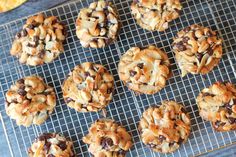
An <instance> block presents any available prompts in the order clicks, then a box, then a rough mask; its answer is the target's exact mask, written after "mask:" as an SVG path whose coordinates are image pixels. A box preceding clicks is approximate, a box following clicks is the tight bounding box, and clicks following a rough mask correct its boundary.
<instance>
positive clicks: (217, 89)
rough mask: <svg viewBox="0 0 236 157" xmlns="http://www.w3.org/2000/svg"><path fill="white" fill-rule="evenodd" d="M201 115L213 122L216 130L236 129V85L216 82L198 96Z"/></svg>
mask: <svg viewBox="0 0 236 157" xmlns="http://www.w3.org/2000/svg"><path fill="white" fill-rule="evenodd" d="M196 102H197V105H198V109H199V114H200V116H201V117H202V118H203V119H204V120H206V121H210V122H211V123H212V126H213V127H214V129H215V130H216V131H230V130H236V87H235V85H233V84H232V83H229V82H225V83H221V82H216V83H214V84H213V85H212V86H210V87H208V88H205V89H203V90H202V91H201V93H200V94H199V95H198V97H197V100H196Z"/></svg>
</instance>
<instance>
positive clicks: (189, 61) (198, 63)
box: [173, 24, 222, 77]
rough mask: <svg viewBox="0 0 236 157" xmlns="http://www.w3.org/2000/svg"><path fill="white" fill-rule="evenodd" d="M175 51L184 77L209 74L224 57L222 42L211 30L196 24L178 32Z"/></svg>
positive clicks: (174, 46) (174, 44)
mask: <svg viewBox="0 0 236 157" xmlns="http://www.w3.org/2000/svg"><path fill="white" fill-rule="evenodd" d="M173 50H174V53H175V57H176V61H177V63H178V65H179V67H180V69H181V72H182V77H184V76H185V75H186V74H187V73H192V74H207V73H208V72H210V71H211V70H212V69H213V68H214V67H215V66H216V65H217V64H218V63H219V61H220V59H221V57H222V40H221V39H219V38H218V37H217V34H216V32H214V31H212V30H211V29H209V28H206V27H203V26H199V25H196V24H194V25H191V26H189V27H186V28H184V29H183V30H181V31H180V32H178V34H177V36H176V37H175V38H174V42H173Z"/></svg>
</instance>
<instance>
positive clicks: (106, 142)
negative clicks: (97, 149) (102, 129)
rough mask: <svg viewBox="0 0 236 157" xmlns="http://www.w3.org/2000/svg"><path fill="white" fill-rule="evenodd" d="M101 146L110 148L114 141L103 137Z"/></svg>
mask: <svg viewBox="0 0 236 157" xmlns="http://www.w3.org/2000/svg"><path fill="white" fill-rule="evenodd" d="M101 146H102V149H108V148H109V147H111V146H113V141H112V139H111V138H102V139H101Z"/></svg>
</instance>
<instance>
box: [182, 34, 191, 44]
mask: <svg viewBox="0 0 236 157" xmlns="http://www.w3.org/2000/svg"><path fill="white" fill-rule="evenodd" d="M189 39H190V38H189V37H187V36H185V37H183V39H182V40H183V42H184V43H188V41H189Z"/></svg>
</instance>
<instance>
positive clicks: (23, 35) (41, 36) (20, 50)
mask: <svg viewBox="0 0 236 157" xmlns="http://www.w3.org/2000/svg"><path fill="white" fill-rule="evenodd" d="M66 35H67V32H66V28H65V26H64V25H63V24H61V23H60V22H59V21H58V19H57V17H55V16H49V17H44V15H43V14H38V15H35V16H32V17H30V18H28V19H27V21H26V24H25V25H24V26H23V29H22V30H21V31H20V32H18V33H17V34H16V36H15V39H14V41H13V44H12V48H11V51H10V54H11V55H13V56H16V57H17V58H19V61H20V63H23V64H27V65H30V66H37V65H42V64H44V63H49V62H52V61H53V60H54V59H56V58H57V57H58V56H59V55H60V54H61V53H63V52H64V48H63V42H64V40H65V38H66Z"/></svg>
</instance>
